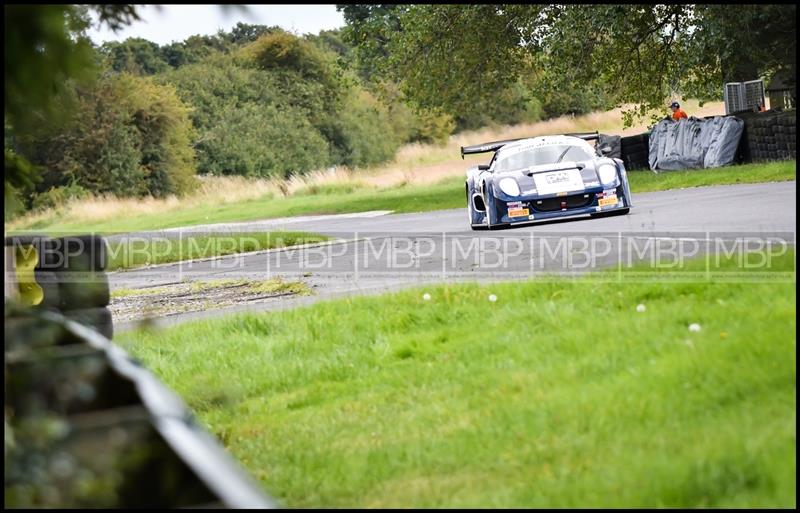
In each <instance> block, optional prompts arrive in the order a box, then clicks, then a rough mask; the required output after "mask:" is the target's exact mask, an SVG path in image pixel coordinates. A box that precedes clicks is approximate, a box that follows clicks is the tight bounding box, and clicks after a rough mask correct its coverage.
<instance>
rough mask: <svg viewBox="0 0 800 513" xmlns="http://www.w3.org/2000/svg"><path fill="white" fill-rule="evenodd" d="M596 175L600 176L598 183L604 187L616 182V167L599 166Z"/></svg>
mask: <svg viewBox="0 0 800 513" xmlns="http://www.w3.org/2000/svg"><path fill="white" fill-rule="evenodd" d="M597 174H598V175H600V183H602V184H604V185H607V184H615V183H616V182H617V166H615V165H613V164H600V165H599V166H597Z"/></svg>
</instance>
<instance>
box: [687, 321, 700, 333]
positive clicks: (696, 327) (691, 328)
mask: <svg viewBox="0 0 800 513" xmlns="http://www.w3.org/2000/svg"><path fill="white" fill-rule="evenodd" d="M689 331H700V325H699V324H697V323H696V322H693V323H692V324H690V325H689Z"/></svg>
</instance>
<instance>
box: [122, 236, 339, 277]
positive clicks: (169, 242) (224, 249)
mask: <svg viewBox="0 0 800 513" xmlns="http://www.w3.org/2000/svg"><path fill="white" fill-rule="evenodd" d="M326 240H329V237H326V236H324V235H317V234H313V233H304V232H242V233H233V232H232V233H225V234H220V235H192V234H186V235H182V236H180V237H179V236H178V235H175V236H174V237H170V236H164V237H159V238H155V239H147V238H144V237H131V238H127V237H126V238H124V239H122V240H110V241H108V246H109V248H108V251H109V252H108V255H109V259H108V260H109V261H108V267H107V269H108V270H110V271H113V270H119V269H131V268H135V267H141V266H144V265H156V264H166V263H171V262H179V261H184V260H192V259H199V258H209V257H215V256H223V255H231V254H236V253H248V252H252V251H261V250H265V249H272V248H282V247H288V246H295V245H298V244H310V243H314V242H322V241H326Z"/></svg>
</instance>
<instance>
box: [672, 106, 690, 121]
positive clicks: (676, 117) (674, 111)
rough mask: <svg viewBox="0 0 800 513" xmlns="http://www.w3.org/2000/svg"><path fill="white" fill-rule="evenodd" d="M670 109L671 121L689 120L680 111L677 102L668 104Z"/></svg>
mask: <svg viewBox="0 0 800 513" xmlns="http://www.w3.org/2000/svg"><path fill="white" fill-rule="evenodd" d="M670 108H671V109H672V119H674V120H675V121H678V120H679V119H681V118H683V119H689V116H687V115H686V113H685V112H684V111H683V110H682V109H681V104H680V103H678V102H672V103H671V104H670Z"/></svg>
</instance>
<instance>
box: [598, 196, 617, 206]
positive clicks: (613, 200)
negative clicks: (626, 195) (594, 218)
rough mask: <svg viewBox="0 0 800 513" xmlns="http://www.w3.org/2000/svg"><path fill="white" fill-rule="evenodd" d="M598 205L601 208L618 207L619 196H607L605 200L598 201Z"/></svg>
mask: <svg viewBox="0 0 800 513" xmlns="http://www.w3.org/2000/svg"><path fill="white" fill-rule="evenodd" d="M597 204H598V205H599V206H601V207H607V206H609V205H616V204H617V195H616V194H611V195H609V196H605V197H603V198H600V199H599V200H598V201H597Z"/></svg>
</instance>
